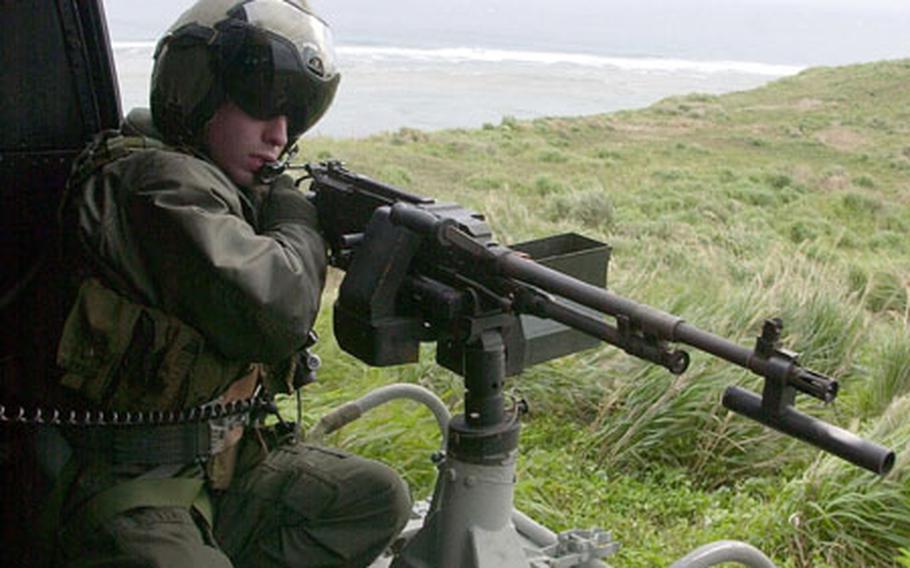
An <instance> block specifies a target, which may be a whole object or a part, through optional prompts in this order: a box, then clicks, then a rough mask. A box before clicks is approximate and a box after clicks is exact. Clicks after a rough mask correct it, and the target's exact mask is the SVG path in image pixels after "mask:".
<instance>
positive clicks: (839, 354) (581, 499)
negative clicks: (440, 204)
mask: <svg viewBox="0 0 910 568" xmlns="http://www.w3.org/2000/svg"><path fill="white" fill-rule="evenodd" d="M908 85H910V61H896V62H885V63H875V64H868V65H860V66H853V67H845V68H836V69H835V68H818V69H811V70H808V71H805V72H803V73H801V74H799V75H797V76H795V77H790V78H786V79H783V80H780V81H777V82H774V83H772V84H769V85H767V86H766V87H764V88H761V89H757V90H754V91H749V92H742V93H734V94H730V95H724V96H710V95H699V94H695V95H689V96H684V97H674V98H670V99H666V100H663V101H661V102H659V103H657V104H655V105H653V106H651V107H649V108H647V109H643V110H638V111H628V112H620V113H615V114H606V115H598V116H589V117H583V118H547V119H540V120H534V121H527V122H525V121H519V120H516V119H514V118H510V117H506V118H504V119H503V120H502V123H501V124H499V125H492V124H488V125H485V126H484V127H483V128H482V129H478V130H471V131H469V130H450V131H443V132H435V133H423V132H419V131H415V130H410V129H402V130H400V131H398V132H395V133H389V134H384V135H379V136H374V137H372V138H368V139H365V140H329V139H317V140H312V141H309V142H308V143H307V144H306V145H305V146H306V147H305V148H304V151H305V152H309V155H307V156H305V159H323V158H326V157H329V156H333V157H338V158H342V159H343V160H345V161H346V162H347V163H348V165H349V166H350V167H351V168H352V169H354V170H356V171H359V172H363V173H366V174H369V175H372V176H374V177H377V178H379V179H385V180H386V181H390V182H393V183H398V184H401V185H403V186H405V187H407V188H409V189H410V190H411V191H413V192H415V193H422V194H426V195H432V196H434V197H436V198H438V199H441V200H451V201H456V202H459V203H461V204H463V205H465V206H468V207H471V208H474V209H476V210H478V211H483V212H484V213H486V214H487V217H488V219H489V220H490V221H491V224H492V225H493V227H494V230H495V231H496V234H497V235H498V238H499V240H500V241H502V242H505V243H514V242H519V241H521V240H525V239H531V238H538V237H542V236H546V235H550V234H555V233H559V232H565V231H576V232H581V233H584V234H586V235H588V236H590V237H593V238H599V239H601V240H604V241H606V242H608V243H610V244H611V245H612V246H613V247H614V252H613V260H612V262H611V266H610V271H609V281H610V282H609V284H610V287H611V289H613V290H615V291H617V292H618V293H620V294H622V295H625V296H628V297H630V298H633V299H636V300H638V301H642V302H645V303H648V304H651V305H654V306H657V307H660V308H662V309H665V310H667V311H671V312H673V313H676V314H679V315H681V316H683V317H685V318H686V319H687V320H688V321H691V322H692V323H694V324H696V325H698V326H699V327H702V328H704V329H707V330H710V331H713V332H714V333H717V334H720V335H723V336H727V337H730V338H732V339H735V340H737V341H739V342H741V343H743V344H750V343H751V342H752V341H753V338H754V336H755V335H756V334H757V333H758V331H759V329H760V326H761V322H762V321H763V319H764V318H766V317H770V316H774V315H779V316H781V317H783V318H784V321H785V322H786V328H785V334H786V337H785V341H786V343H787V345H788V346H790V347H792V348H793V349H795V350H797V351H800V352H802V353H803V357H802V359H803V361H804V362H805V363H806V364H807V365H809V366H810V367H812V368H817V369H819V370H820V371H822V372H826V373H832V374H834V375H836V376H837V377H839V378H840V380H841V386H842V390H841V393H842V394H841V396H840V398H839V400H838V402H837V404H836V405H835V406H833V407H832V408H824V407H821V406H820V405H818V404H814V403H812V402H806V403H804V408H805V410H806V411H808V412H811V413H813V414H815V415H819V416H823V417H824V418H825V419H826V420H829V421H831V422H834V423H837V424H839V425H842V426H844V427H847V428H849V429H851V430H853V431H857V432H861V433H863V434H864V435H867V436H869V437H871V438H872V439H874V440H877V441H879V442H881V443H885V444H888V445H890V446H891V447H893V448H895V449H896V450H897V451H898V462H897V465H896V467H895V469H894V471H893V472H892V473H891V474H890V475H889V476H888V477H886V478H884V479H878V478H876V477H875V476H873V475H871V474H867V473H864V472H862V471H860V470H858V469H857V468H855V467H852V466H849V465H847V464H845V463H844V462H841V461H840V460H837V459H835V458H831V457H827V456H824V455H820V454H819V453H818V452H817V451H815V450H813V449H812V448H810V447H808V446H805V445H803V444H800V443H797V442H794V441H792V440H789V439H786V438H784V437H782V436H780V435H777V434H774V433H771V432H769V431H768V430H766V429H764V428H762V427H760V426H757V425H755V424H753V423H751V422H749V421H747V420H746V419H744V418H741V417H738V416H735V415H732V414H731V413H729V412H726V411H725V410H724V409H723V408H722V407H721V406H720V403H719V400H720V393H721V392H722V390H723V388H724V387H725V386H727V385H729V384H742V385H745V386H747V387H749V388H752V389H758V388H759V382H760V381H759V380H757V379H755V378H753V377H752V376H750V375H749V374H747V373H744V372H741V371H738V370H735V369H733V368H731V367H730V366H729V365H725V364H722V363H721V362H718V361H715V360H712V359H711V358H709V357H707V356H704V355H694V356H693V362H692V365H691V368H690V370H689V371H688V372H687V373H686V374H684V375H683V376H681V377H673V376H670V375H669V374H667V373H666V372H664V371H662V370H660V369H657V368H654V367H651V366H648V365H646V364H644V363H641V362H639V361H637V360H635V359H634V358H632V357H629V356H626V355H624V354H622V353H620V352H617V351H616V350H615V349H612V348H609V347H604V348H602V349H599V350H595V351H591V352H586V353H582V354H578V355H576V356H573V357H569V358H565V359H562V360H559V361H556V362H553V363H552V364H548V365H542V366H539V367H535V368H533V369H531V370H529V371H528V372H526V373H525V374H524V375H523V376H522V377H520V378H517V379H515V380H513V381H512V383H511V385H512V389H513V390H514V391H515V392H517V393H520V394H521V395H522V396H524V397H525V398H526V399H527V400H528V401H529V403H530V405H531V409H532V411H531V414H530V415H529V416H528V419H527V421H526V427H525V429H524V431H523V446H522V456H521V460H520V466H519V470H520V471H519V483H518V488H517V498H516V499H517V505H518V506H519V507H520V508H522V509H523V510H525V511H526V512H527V513H529V514H531V515H532V516H533V517H535V518H537V519H538V520H540V521H541V522H543V523H544V524H546V525H548V526H550V527H552V528H554V529H556V530H562V529H566V528H570V527H573V526H579V527H589V526H601V527H604V528H609V529H611V530H612V531H613V533H614V535H615V537H616V538H618V539H619V540H621V541H622V542H623V543H624V547H623V549H622V550H621V552H620V553H619V554H618V555H617V556H616V557H614V558H613V559H612V560H611V562H612V563H613V564H614V565H616V566H632V567H651V566H657V565H668V564H670V563H671V562H672V561H673V560H674V559H676V558H678V557H680V556H682V555H683V554H685V553H687V552H688V551H689V550H691V549H692V548H694V547H696V546H698V545H701V544H704V543H706V542H710V541H712V540H716V539H720V538H735V539H743V540H747V541H749V542H751V543H752V544H754V545H756V546H758V547H759V548H762V549H763V550H765V551H766V552H768V553H769V554H771V555H773V557H774V559H775V561H776V562H778V563H779V564H780V565H781V566H786V567H810V566H811V567H816V568H819V567H832V568H833V567H847V566H894V565H896V564H897V565H904V566H910V552H908V550H910V451H908V450H910V420H908V418H907V417H908V416H910V301H908V296H910V89H908V88H907V86H908ZM336 276H337V275H336ZM336 280H337V278H336ZM333 294H334V292H333V291H329V292H328V293H327V297H326V305H327V306H328V305H330V304H331V298H332V295H333ZM330 317H331V314H330V310H328V309H327V310H325V311H324V313H323V315H322V317H321V319H320V321H319V328H320V330H321V331H322V336H323V337H325V338H327V339H326V340H324V341H323V342H322V344H321V345H320V346H319V352H320V354H321V355H322V357H323V359H324V360H325V361H326V362H327V363H326V365H324V367H323V369H322V370H321V375H320V382H319V383H317V384H316V385H314V386H313V387H310V388H308V392H307V394H306V400H307V403H306V405H305V408H306V412H305V417H304V418H305V421H306V422H307V424H308V425H309V424H312V423H313V422H314V421H315V420H316V419H317V418H318V417H319V416H320V415H321V414H323V413H324V412H325V411H326V410H327V409H329V408H332V407H334V406H335V405H337V404H339V403H340V402H342V401H345V400H349V399H351V398H353V397H356V396H359V395H361V394H363V393H365V392H367V391H368V390H370V389H371V388H374V387H376V386H379V385H381V384H387V383H392V382H397V381H407V382H414V383H419V384H422V385H425V386H428V387H430V388H432V389H433V390H434V391H435V392H437V393H438V394H440V395H441V396H442V397H443V398H444V399H445V400H446V401H448V402H450V403H451V405H452V406H453V407H455V408H456V409H457V407H458V405H459V401H460V393H461V385H460V380H459V378H458V377H455V376H452V375H451V374H450V373H448V372H446V371H443V370H441V369H438V368H436V366H435V365H434V364H433V362H432V348H427V349H426V351H425V353H424V356H423V357H422V361H421V363H420V364H418V365H413V366H408V367H403V368H400V369H394V370H377V369H368V368H365V367H363V366H362V365H360V364H359V363H357V362H356V361H354V360H352V358H351V357H349V356H347V355H345V354H342V353H341V352H340V351H339V350H338V348H337V347H336V346H335V345H334V344H333V342H332V341H331V339H328V338H329V337H330V336H331V333H330V327H331V325H330ZM331 441H332V443H334V444H338V445H340V446H343V447H346V448H349V449H351V450H354V451H357V452H362V453H364V454H368V455H371V456H376V457H380V458H382V459H385V460H386V461H389V462H390V463H393V464H396V465H397V466H398V467H399V469H400V470H401V471H402V472H403V474H404V475H405V477H406V478H407V480H408V481H409V482H410V483H411V486H412V489H413V492H414V494H415V496H417V497H424V496H426V495H427V494H428V493H429V491H430V489H431V484H432V481H433V474H434V469H433V467H432V464H431V463H430V460H429V455H430V453H431V452H432V451H434V450H435V449H436V447H437V446H438V441H439V438H438V435H437V433H436V431H435V422H434V421H433V419H432V417H431V416H430V415H429V413H428V412H426V411H425V410H424V409H422V408H419V407H417V406H416V405H414V404H413V403H406V402H402V403H398V404H396V405H391V407H387V408H383V409H379V410H377V411H376V412H375V413H374V414H372V415H370V416H368V417H365V418H364V419H362V420H361V421H360V422H358V423H356V424H354V425H352V426H350V427H349V428H348V429H345V430H343V431H342V432H340V433H339V434H337V435H335V437H334V438H333V439H332V440H331Z"/></svg>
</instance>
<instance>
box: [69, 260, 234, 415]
mask: <svg viewBox="0 0 910 568" xmlns="http://www.w3.org/2000/svg"><path fill="white" fill-rule="evenodd" d="M57 362H58V364H59V365H60V367H61V368H63V369H64V371H65V374H64V376H63V378H62V379H61V384H63V385H64V386H66V387H68V388H72V389H75V390H77V391H79V393H80V394H81V395H82V396H83V397H85V398H86V399H87V400H88V401H89V402H91V403H93V404H95V405H98V406H99V407H100V408H103V409H109V410H124V411H127V410H128V411H149V410H180V409H183V408H188V407H191V406H196V405H199V404H203V403H206V402H208V401H211V400H213V399H214V398H216V397H217V396H218V395H219V394H220V392H221V391H223V390H224V389H225V388H227V386H228V385H229V384H230V383H231V382H233V381H234V380H235V379H237V378H238V377H239V376H240V375H241V372H242V371H244V370H245V369H246V368H247V367H248V365H247V364H246V363H243V362H238V361H230V360H227V359H225V358H224V357H222V356H220V355H219V354H218V353H216V352H215V351H214V350H212V349H211V348H207V346H206V342H205V339H204V338H203V336H202V335H201V334H200V333H199V332H198V331H196V330H195V329H193V328H192V327H190V326H189V325H187V324H185V323H183V322H182V321H180V320H179V319H177V318H175V317H173V316H169V315H167V314H165V313H164V312H162V311H160V310H157V309H154V308H150V307H147V306H142V305H139V304H136V303H134V302H131V301H130V300H128V299H127V298H125V297H124V296H122V295H120V294H118V293H116V292H114V291H113V290H110V289H109V288H106V287H105V286H103V285H102V284H101V283H100V282H99V281H98V280H97V279H94V278H90V279H87V280H85V281H84V282H83V283H82V286H81V287H80V288H79V295H78V297H77V299H76V303H75V305H74V306H73V308H72V310H71V311H70V313H69V316H68V317H67V320H66V324H65V325H64V328H63V336H62V338H61V341H60V346H59V349H58V352H57Z"/></svg>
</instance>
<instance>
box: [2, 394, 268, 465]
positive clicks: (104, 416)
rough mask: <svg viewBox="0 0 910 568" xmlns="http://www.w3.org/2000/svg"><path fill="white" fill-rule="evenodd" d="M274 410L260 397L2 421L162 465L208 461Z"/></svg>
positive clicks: (38, 413)
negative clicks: (240, 430) (240, 429)
mask: <svg viewBox="0 0 910 568" xmlns="http://www.w3.org/2000/svg"><path fill="white" fill-rule="evenodd" d="M275 411H276V408H275V404H274V401H273V400H272V399H271V397H268V396H265V395H259V396H255V397H253V398H249V399H246V400H238V401H234V402H231V403H227V404H219V403H210V404H207V405H204V406H199V407H194V408H191V409H187V410H183V411H178V412H159V411H152V412H117V411H83V412H75V411H72V412H69V413H62V412H60V411H56V410H52V411H47V410H43V409H36V410H34V411H31V412H26V411H25V410H23V409H21V408H20V409H18V412H17V413H16V415H15V416H10V415H8V414H7V413H6V409H5V408H2V407H0V422H4V421H5V422H18V423H25V424H41V425H49V426H56V427H58V428H60V431H61V433H62V434H63V436H64V438H66V440H67V442H69V443H70V445H71V446H72V447H73V450H75V451H77V452H89V453H95V454H99V455H101V456H104V459H106V460H111V461H112V462H114V463H135V464H149V465H153V464H155V465H163V464H184V463H192V462H195V461H198V460H200V459H202V460H204V459H207V458H209V457H211V456H212V455H214V454H217V453H218V452H220V451H221V450H222V449H223V448H224V442H225V436H226V434H227V433H228V432H229V431H230V430H232V429H233V428H235V427H237V426H244V425H250V424H253V423H255V422H256V421H257V420H258V418H259V417H260V416H261V415H262V414H264V413H271V412H275Z"/></svg>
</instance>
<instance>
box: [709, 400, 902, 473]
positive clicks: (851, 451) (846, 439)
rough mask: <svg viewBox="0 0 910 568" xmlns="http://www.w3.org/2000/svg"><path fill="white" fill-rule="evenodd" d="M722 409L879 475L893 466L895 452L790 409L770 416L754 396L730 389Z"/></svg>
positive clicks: (787, 408)
mask: <svg viewBox="0 0 910 568" xmlns="http://www.w3.org/2000/svg"><path fill="white" fill-rule="evenodd" d="M723 405H724V407H726V408H728V409H730V410H732V411H734V412H737V413H739V414H742V415H744V416H746V417H748V418H751V419H752V420H755V421H756V422H761V423H762V424H764V425H765V426H768V427H769V428H774V429H775V430H778V431H779V432H783V433H784V434H787V435H788V436H793V437H795V438H799V439H800V440H802V441H804V442H808V443H809V444H812V445H813V446H816V447H818V448H821V449H822V450H824V451H826V452H829V453H832V454H834V455H836V456H838V457H840V458H842V459H845V460H847V461H848V462H850V463H852V464H855V465H858V466H859V467H862V468H864V469H867V470H869V471H871V472H874V473H877V474H879V475H885V474H887V473H888V472H889V471H891V468H892V467H894V451H893V450H890V449H888V448H885V447H884V446H880V445H878V444H876V443H874V442H870V441H868V440H864V439H862V438H860V437H859V436H857V435H856V434H853V433H852V432H848V431H847V430H844V429H843V428H838V427H837V426H833V425H831V424H828V423H827V422H824V421H822V420H819V419H818V418H813V417H812V416H809V415H807V414H803V413H802V412H799V411H798V410H796V409H795V408H793V407H792V406H787V407H784V408H783V409H782V410H781V411H780V412H775V413H769V412H767V411H766V410H765V409H764V408H763V407H762V399H761V397H760V396H758V395H757V394H755V393H753V392H750V391H747V390H745V389H742V388H739V387H736V386H731V387H727V390H726V391H724V398H723Z"/></svg>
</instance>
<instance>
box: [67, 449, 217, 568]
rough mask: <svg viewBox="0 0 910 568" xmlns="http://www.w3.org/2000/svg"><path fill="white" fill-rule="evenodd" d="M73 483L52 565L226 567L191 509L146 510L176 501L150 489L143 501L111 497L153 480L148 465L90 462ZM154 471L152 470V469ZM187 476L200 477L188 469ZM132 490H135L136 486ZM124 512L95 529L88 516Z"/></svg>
mask: <svg viewBox="0 0 910 568" xmlns="http://www.w3.org/2000/svg"><path fill="white" fill-rule="evenodd" d="M78 467H79V469H78V470H76V471H77V473H76V475H75V479H74V480H73V482H72V483H71V484H67V486H68V491H67V502H68V503H67V505H66V506H65V507H64V509H63V510H62V511H61V512H60V524H59V525H58V527H57V529H56V531H55V533H54V538H55V542H54V544H53V545H51V546H50V548H51V549H54V550H55V552H56V556H57V562H55V565H63V566H68V567H72V568H77V567H80V568H81V567H84V566H130V567H132V566H136V567H162V568H164V567H168V568H183V567H186V568H197V567H199V568H202V567H205V568H230V567H231V561H230V560H229V559H228V557H227V556H226V555H225V554H224V553H223V552H222V551H221V550H220V549H219V548H218V545H217V544H216V542H215V538H214V536H213V535H212V530H211V527H210V526H209V523H208V522H207V521H206V520H205V518H203V515H202V514H200V513H199V512H198V511H197V510H196V509H195V505H192V506H191V505H190V504H189V503H187V504H186V506H176V505H175V504H168V506H147V505H148V504H149V503H152V502H157V504H158V505H163V503H162V501H168V500H177V499H172V497H173V496H170V497H169V496H168V495H165V496H164V497H165V498H162V495H160V494H159V493H158V492H155V491H151V490H149V493H148V494H143V495H141V497H145V498H147V499H150V500H147V499H142V498H140V499H131V500H128V499H124V498H123V497H124V496H123V495H122V494H121V495H120V496H119V498H117V497H115V496H112V495H111V493H110V492H111V491H113V492H116V491H118V489H122V488H123V487H124V486H125V485H128V484H130V483H135V481H136V478H137V477H140V476H142V477H145V478H147V479H151V480H153V481H154V480H155V479H157V478H155V477H154V476H153V473H152V472H149V469H150V468H149V467H148V466H134V465H117V466H115V465H111V464H104V463H99V462H92V463H88V464H82V465H80V466H78ZM152 469H153V468H152ZM186 474H187V475H188V476H190V477H195V475H197V474H198V475H201V474H202V471H201V469H200V470H199V471H198V472H195V471H192V470H188V471H187V472H186ZM134 487H135V485H134ZM111 507H114V508H115V509H116V508H117V507H123V509H124V510H122V511H121V512H119V513H115V514H113V513H112V514H113V516H111V517H110V518H106V519H104V520H100V519H99V522H98V524H97V525H95V524H93V522H92V519H93V518H97V517H94V516H93V514H92V512H94V513H95V514H98V513H99V511H103V510H110V509H111Z"/></svg>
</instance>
